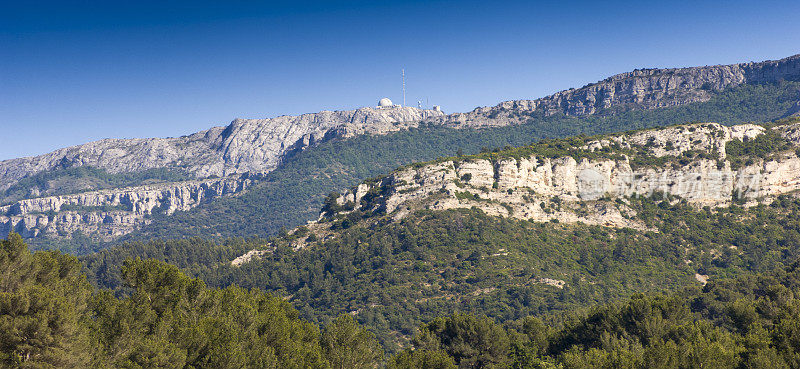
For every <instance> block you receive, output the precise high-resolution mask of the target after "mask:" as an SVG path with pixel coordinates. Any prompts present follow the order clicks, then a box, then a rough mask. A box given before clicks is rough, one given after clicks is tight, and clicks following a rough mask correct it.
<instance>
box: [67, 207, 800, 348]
mask: <svg viewBox="0 0 800 369" xmlns="http://www.w3.org/2000/svg"><path fill="white" fill-rule="evenodd" d="M659 196H660V195H659V194H655V195H654V197H653V198H631V199H628V201H629V203H630V206H633V207H634V208H635V209H636V213H637V217H638V218H639V219H640V220H641V221H642V222H644V223H645V224H647V225H648V227H652V228H653V231H647V232H641V231H637V230H632V229H613V228H607V227H601V226H589V225H584V224H580V223H578V224H560V223H552V222H551V223H533V222H529V221H523V220H516V219H510V218H499V217H492V216H487V215H485V214H483V213H482V212H481V211H480V210H477V209H472V210H450V211H440V212H433V211H421V212H418V213H416V214H413V215H411V216H408V217H406V218H404V219H403V220H402V221H400V222H394V221H392V220H391V219H390V218H389V217H381V216H378V217H375V216H372V217H369V216H368V217H366V218H363V219H350V220H347V219H344V218H343V219H339V220H336V221H330V223H328V224H330V227H331V228H335V229H336V232H337V237H333V238H330V239H321V240H311V242H312V245H311V246H309V247H306V248H304V249H301V250H295V249H294V248H293V246H292V242H293V240H295V239H297V238H299V237H305V238H306V241H308V238H312V237H313V236H308V235H305V234H304V233H303V231H302V228H299V229H298V230H297V231H296V232H293V233H291V234H284V235H283V236H280V237H275V238H272V239H271V240H242V239H231V240H227V241H225V242H212V241H207V240H199V239H191V240H175V241H158V242H151V243H141V242H137V243H131V244H127V245H123V246H120V247H115V248H112V249H109V250H107V251H103V252H99V253H96V254H93V255H89V256H86V257H83V258H82V261H83V263H84V264H85V265H86V268H87V271H88V273H89V275H90V279H91V280H92V281H94V282H95V283H96V284H98V285H100V286H103V287H106V288H110V289H113V290H117V291H119V289H120V287H121V286H122V285H123V282H122V279H121V277H120V276H119V267H118V266H119V265H121V264H122V263H123V261H124V260H125V259H127V258H136V257H141V258H158V259H159V260H163V261H165V262H168V263H172V264H175V265H177V266H179V267H181V268H183V269H184V270H186V271H187V273H190V274H191V275H193V276H196V277H199V278H201V279H202V280H204V281H205V282H206V283H208V284H209V285H211V286H214V287H225V286H229V285H239V286H242V287H245V288H260V289H263V290H266V291H269V292H271V293H274V294H277V295H280V296H285V297H286V298H287V299H288V300H289V301H290V302H291V303H292V304H294V306H295V307H296V308H297V309H298V310H299V312H300V314H301V316H302V317H303V318H305V319H307V320H309V321H311V322H314V323H317V324H321V325H324V324H327V323H328V322H330V321H332V320H333V319H334V318H335V317H336V316H338V315H340V314H342V313H350V314H352V315H354V316H355V318H356V319H357V320H358V321H359V322H361V323H362V324H364V325H365V326H366V327H368V328H370V329H372V330H373V331H374V332H375V333H376V335H377V336H378V338H379V339H380V341H381V343H383V344H384V347H385V348H386V349H387V351H389V352H395V351H397V350H399V349H400V348H401V347H402V346H403V345H405V344H407V340H408V338H409V337H411V336H412V335H413V333H414V331H415V329H416V328H417V326H418V325H419V324H421V323H422V322H426V321H429V320H431V319H433V318H434V317H436V316H439V315H441V314H442V312H448V311H461V312H465V313H472V314H483V315H487V316H489V317H491V318H493V319H497V320H500V321H507V320H516V319H520V318H522V317H524V316H527V315H536V316H539V317H540V318H542V319H543V320H545V321H547V322H548V323H558V322H559V319H560V315H559V314H560V312H562V311H568V310H574V309H579V308H581V307H584V306H588V305H592V304H596V303H604V302H609V301H615V300H619V299H623V298H627V297H629V296H631V295H632V294H634V293H637V292H648V291H676V290H679V289H681V288H684V287H686V286H690V285H698V284H699V283H700V282H698V281H697V279H696V278H697V276H696V275H700V276H705V277H707V278H709V279H710V280H716V279H720V278H727V277H735V276H738V275H742V274H744V273H747V272H763V271H769V270H774V269H779V268H783V267H785V266H786V265H788V264H789V263H790V262H791V261H793V260H795V259H796V258H798V257H799V256H800V244H798V243H799V242H800V221H798V219H800V200H798V199H796V198H795V197H793V196H781V197H779V198H778V199H777V200H776V201H774V202H772V203H771V204H770V205H758V206H756V207H752V208H748V209H747V210H745V209H744V208H742V207H740V206H738V205H735V204H734V205H731V206H730V207H728V208H721V209H714V210H712V209H710V208H704V209H697V208H695V207H693V206H691V205H689V204H687V203H686V202H684V201H681V200H679V199H675V198H666V199H665V198H661V197H659ZM353 214H355V213H351V214H350V215H348V216H350V217H352V215H353ZM362 216H363V215H362ZM267 244H269V245H270V247H269V248H266V250H267V252H266V253H265V254H264V255H263V256H262V257H261V258H257V259H255V260H253V261H251V262H249V263H245V264H243V265H241V266H233V265H231V263H230V261H231V260H232V259H233V258H235V257H236V256H238V255H241V254H243V253H244V252H245V251H246V250H249V249H254V248H260V249H264V248H265V245H267ZM705 277H704V278H705Z"/></svg>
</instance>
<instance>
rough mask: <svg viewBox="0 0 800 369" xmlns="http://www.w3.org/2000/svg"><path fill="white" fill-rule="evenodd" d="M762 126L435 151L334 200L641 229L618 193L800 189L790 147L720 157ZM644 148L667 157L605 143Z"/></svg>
mask: <svg viewBox="0 0 800 369" xmlns="http://www.w3.org/2000/svg"><path fill="white" fill-rule="evenodd" d="M798 128H800V124H795V125H793V126H783V127H779V128H775V129H776V130H780V133H781V134H782V135H783V136H784V137H786V138H788V139H789V140H791V141H792V142H793V143H794V144H795V145H796V146H795V147H797V146H800V140H798V137H796V136H797V134H798V133H797V132H798ZM763 132H764V128H763V127H762V126H757V125H751V124H747V125H740V126H733V127H725V126H721V125H719V124H713V123H709V124H695V125H686V126H677V127H670V128H666V129H659V130H648V131H642V132H638V133H635V134H631V135H625V134H621V135H615V136H608V137H605V138H603V139H599V140H595V141H591V142H588V143H587V144H586V145H585V146H584V147H582V148H580V149H581V150H582V152H583V153H584V154H586V155H585V157H583V158H580V157H579V158H578V159H577V160H576V158H574V157H572V156H565V157H555V158H551V157H542V156H537V155H528V156H521V157H508V156H505V157H504V156H503V154H502V153H498V154H496V155H497V156H498V157H497V158H495V159H486V158H481V157H468V158H465V159H457V160H445V161H440V162H435V163H430V164H427V165H422V166H413V167H408V168H405V169H402V170H398V171H396V172H394V173H392V174H390V175H389V176H387V177H385V178H383V179H382V180H380V181H378V182H374V183H373V182H370V183H363V184H361V185H359V186H357V187H356V188H354V189H353V190H351V191H349V192H347V193H345V194H344V195H343V196H342V197H340V198H339V199H338V202H339V203H340V204H341V205H342V206H345V207H346V205H347V204H355V206H356V208H357V209H359V210H363V211H373V212H374V211H378V212H385V213H387V214H391V215H392V216H394V217H395V218H402V217H404V216H405V215H406V214H408V213H409V212H411V211H415V210H419V209H432V210H445V209H453V208H471V207H478V208H480V209H483V210H484V211H485V212H486V213H488V214H490V215H498V216H510V217H515V218H521V219H530V220H536V221H549V220H558V221H561V222H577V221H581V222H585V223H590V224H600V225H607V226H615V227H632V228H643V225H642V224H640V223H639V222H638V221H636V220H635V218H634V217H633V215H634V214H633V213H631V211H632V210H631V209H629V208H627V207H626V206H625V205H624V203H625V199H627V198H630V197H635V196H651V195H653V194H664V195H670V196H674V197H675V198H678V199H683V200H686V201H688V202H689V203H692V204H696V205H697V206H711V207H715V206H722V205H727V204H730V203H731V201H739V202H742V203H744V204H747V205H752V204H755V203H757V202H758V201H766V202H769V201H770V199H771V198H772V197H773V196H775V195H779V194H785V193H788V192H792V191H796V190H800V158H798V156H797V154H796V153H795V151H793V150H794V149H792V150H788V151H785V152H781V153H776V154H775V155H776V156H774V157H773V158H772V159H769V160H756V161H754V162H753V163H752V164H751V165H745V166H742V167H740V168H737V169H732V166H731V163H730V162H729V161H727V160H725V158H726V153H725V147H726V144H727V143H728V142H729V141H730V140H750V139H753V138H755V137H757V136H759V135H760V134H762V133H763ZM644 148H646V149H647V150H648V153H649V154H648V155H651V156H652V157H655V158H663V159H671V160H665V161H664V163H663V164H660V165H634V164H635V163H634V162H633V161H632V160H631V158H630V157H628V156H627V155H625V154H622V155H620V154H616V153H615V152H614V150H617V151H619V152H623V153H625V152H632V149H644ZM576 152H577V151H576ZM590 153H597V155H590ZM686 154H691V155H692V156H687V155H686ZM699 154H702V155H699ZM493 155H494V154H493ZM592 156H594V157H592ZM690 157H691V158H692V159H691V160H689V159H688V158H690ZM680 159H685V160H683V161H681V160H680ZM368 195H369V196H368ZM617 199H620V200H622V202H620V201H616V200H617ZM323 215H326V214H323Z"/></svg>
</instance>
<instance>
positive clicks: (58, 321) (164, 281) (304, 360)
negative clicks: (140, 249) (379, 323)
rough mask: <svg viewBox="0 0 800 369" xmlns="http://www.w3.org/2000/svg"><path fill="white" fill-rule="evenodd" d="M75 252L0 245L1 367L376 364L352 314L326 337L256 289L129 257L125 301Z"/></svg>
mask: <svg viewBox="0 0 800 369" xmlns="http://www.w3.org/2000/svg"><path fill="white" fill-rule="evenodd" d="M80 268H81V267H80V264H79V263H78V260H77V259H75V257H73V256H68V255H65V254H62V253H60V252H53V251H50V252H37V253H35V254H31V253H30V252H29V251H28V247H27V245H25V244H24V243H23V241H22V239H21V238H20V236H19V235H17V234H11V235H9V237H8V240H5V241H2V242H0V274H2V276H3V278H2V279H0V366H2V367H15V368H88V367H91V368H237V369H238V368H355V369H358V368H375V367H376V366H377V365H379V364H380V363H381V362H382V361H383V354H382V351H381V349H380V346H379V345H378V343H377V341H376V340H375V338H374V336H373V335H372V334H371V333H369V332H367V331H366V330H364V328H362V327H360V326H358V325H357V324H356V323H355V322H354V321H353V320H352V318H350V317H349V316H344V317H340V318H339V319H337V320H336V321H334V322H333V323H332V324H330V325H329V326H328V327H327V329H325V330H324V331H323V332H322V334H320V332H319V330H318V328H317V327H316V326H314V325H311V324H309V323H308V322H305V321H303V320H301V319H299V318H298V313H297V311H295V310H294V309H292V308H291V306H290V305H289V304H288V303H286V302H284V301H282V300H281V299H279V298H276V297H273V296H271V295H270V294H267V293H263V292H261V291H258V290H257V289H253V290H249V291H248V290H245V289H242V288H239V287H227V288H224V289H212V288H208V287H206V285H205V283H203V282H202V281H200V280H198V279H192V278H189V277H187V276H185V275H184V274H183V273H182V272H181V271H179V270H178V268H176V267H174V266H171V265H167V264H164V263H163V262H159V261H156V260H153V259H149V260H141V259H136V260H132V259H131V260H127V261H126V262H125V264H124V266H123V267H122V269H121V272H122V273H121V275H122V278H123V280H124V281H125V285H124V287H125V289H126V291H127V293H126V296H125V297H123V298H120V299H118V298H116V297H114V296H113V295H112V294H111V293H110V292H108V291H103V290H96V289H94V288H93V287H92V286H91V285H90V284H89V283H88V282H87V281H86V278H85V277H84V275H83V274H81V272H80Z"/></svg>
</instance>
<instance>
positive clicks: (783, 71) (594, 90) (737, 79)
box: [432, 55, 800, 127]
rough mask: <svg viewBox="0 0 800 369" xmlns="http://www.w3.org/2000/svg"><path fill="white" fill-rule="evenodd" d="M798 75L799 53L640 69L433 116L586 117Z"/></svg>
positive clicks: (484, 119)
mask: <svg viewBox="0 0 800 369" xmlns="http://www.w3.org/2000/svg"><path fill="white" fill-rule="evenodd" d="M781 80H795V81H796V80H800V55H794V56H790V57H787V58H784V59H781V60H776V61H771V60H770V61H764V62H760V63H753V62H750V63H741V64H731V65H714V66H705V67H692V68H670V69H638V70H634V71H632V72H627V73H622V74H617V75H614V76H611V77H609V78H606V79H604V80H602V81H599V82H597V83H592V84H589V85H586V86H584V87H581V88H578V89H574V88H571V89H569V90H565V91H561V92H558V93H555V94H553V95H550V96H547V97H544V98H541V99H537V100H513V101H505V102H502V103H500V104H498V105H496V106H493V107H481V108H476V109H475V110H473V111H471V112H468V113H456V114H451V115H447V116H443V117H437V118H435V119H432V121H434V122H438V123H441V124H446V125H449V126H454V127H461V126H503V125H509V124H517V123H520V122H524V121H525V120H527V119H528V118H529V117H530V115H533V114H542V115H544V116H551V115H554V114H564V115H567V116H588V115H593V114H598V113H614V112H619V111H625V110H630V109H654V108H663V107H670V106H679V105H685V104H689V103H693V102H702V101H708V100H709V99H710V98H711V96H712V94H713V93H714V92H716V91H721V90H724V89H726V88H729V87H735V86H738V85H741V84H744V83H764V82H778V81H781Z"/></svg>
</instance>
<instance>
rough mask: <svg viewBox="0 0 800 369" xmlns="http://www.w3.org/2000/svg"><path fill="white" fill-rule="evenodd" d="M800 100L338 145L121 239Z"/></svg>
mask: <svg viewBox="0 0 800 369" xmlns="http://www.w3.org/2000/svg"><path fill="white" fill-rule="evenodd" d="M799 97H800V83H798V82H782V83H779V84H758V85H743V86H740V87H735V88H732V89H728V90H724V91H721V92H719V93H716V95H715V96H714V97H713V98H712V99H711V100H710V101H708V102H701V103H693V104H688V105H684V106H679V107H671V108H662V109H655V110H634V111H629V112H625V113H622V114H618V115H612V116H589V117H584V118H577V117H565V116H558V115H556V116H550V117H545V116H543V115H535V114H534V115H533V116H531V117H529V118H528V123H526V124H522V125H515V126H507V127H498V128H486V129H449V128H443V127H440V126H426V127H420V128H411V129H409V130H407V131H401V132H398V133H394V134H389V135H386V136H358V137H355V138H351V139H346V140H334V141H331V142H326V143H324V144H321V145H319V146H316V147H314V148H313V149H310V150H307V151H305V152H302V153H299V154H298V155H296V156H294V157H291V158H289V159H287V160H286V161H285V162H284V163H283V164H282V165H281V166H279V167H278V168H277V169H276V170H275V171H273V172H271V173H269V174H267V175H266V176H265V178H264V179H263V181H262V182H261V183H259V184H257V185H255V186H253V187H251V188H250V189H249V190H248V191H247V192H246V193H244V194H241V195H238V196H236V197H229V198H220V199H216V200H214V201H212V202H211V203H208V204H206V205H203V206H200V207H198V208H195V209H192V210H190V211H186V212H176V213H174V214H172V215H170V216H166V215H159V214H155V215H153V216H152V217H153V222H152V223H151V224H150V225H148V226H147V227H145V228H143V229H142V230H141V231H137V232H134V233H132V234H130V235H128V236H126V237H123V238H122V240H123V241H126V240H146V239H153V238H184V237H206V238H207V237H248V236H260V237H266V236H270V235H273V234H276V233H277V232H278V231H279V230H280V229H281V228H287V229H290V228H292V227H295V226H297V225H300V224H303V223H305V222H307V221H309V220H313V219H316V216H317V213H318V210H319V208H320V207H321V206H322V201H323V199H324V197H325V195H327V194H328V193H330V192H331V191H341V190H343V189H345V188H348V187H350V186H353V185H355V184H357V183H358V182H359V181H360V180H362V179H364V178H371V177H374V176H377V175H380V174H385V173H387V172H389V171H391V170H392V169H394V168H396V167H398V166H400V165H404V164H409V163H412V162H418V161H426V160H432V159H434V158H437V157H442V156H453V155H456V154H458V153H463V154H472V153H477V152H479V151H480V150H481V149H483V148H488V149H491V148H502V147H506V146H515V147H516V146H523V145H528V144H530V143H531V142H535V141H538V140H539V139H542V138H557V137H567V136H573V135H578V134H586V135H592V134H599V133H610V132H620V131H627V130H633V129H641V128H650V127H657V126H665V125H673V124H681V123H686V122H696V121H702V122H718V123H721V124H725V125H732V124H737V123H744V122H767V121H772V120H774V119H777V118H781V117H783V116H784V115H786V114H787V113H788V112H791V108H792V107H793V106H794V104H795V102H796V101H797V100H798V98H799ZM79 238H80V237H79ZM33 242H34V244H35V245H41V246H38V247H61V248H70V247H74V246H69V245H65V244H64V243H63V242H62V243H60V244H59V243H58V242H55V243H54V241H53V240H43V241H41V242H40V241H33ZM80 242H84V243H85V242H86V240H85V239H84V240H81V241H80ZM98 247H99V248H102V247H105V245H99V246H98Z"/></svg>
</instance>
